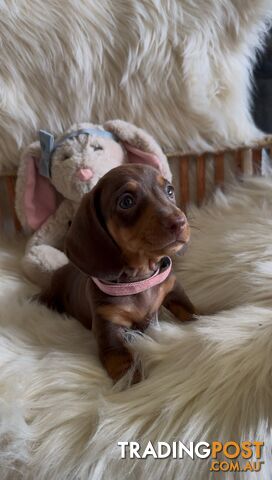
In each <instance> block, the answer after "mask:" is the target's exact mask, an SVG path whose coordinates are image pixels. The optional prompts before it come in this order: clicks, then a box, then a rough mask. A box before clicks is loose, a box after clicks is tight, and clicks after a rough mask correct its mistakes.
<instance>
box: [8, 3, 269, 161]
mask: <svg viewBox="0 0 272 480" xmlns="http://www.w3.org/2000/svg"><path fill="white" fill-rule="evenodd" d="M271 17H272V2H271V0H205V1H198V0H163V1H159V2H158V1H157V0H143V1H139V0H126V1H114V2H112V1H110V0H99V1H93V0H81V1H80V2H79V1H75V0H66V1H65V6H64V4H63V2H56V1H55V0H47V1H46V2H44V1H43V0H25V1H21V2H18V1H16V0H8V1H7V0H3V1H1V3H0V32H1V48H0V64H1V71H0V104H1V115H0V164H1V165H2V166H5V167H12V166H15V165H17V164H18V159H19V153H18V149H20V148H21V147H24V146H25V145H28V144H29V143H30V142H31V141H33V140H34V139H35V132H36V130H37V129H39V128H47V129H49V130H51V131H53V132H54V133H56V134H59V133H61V132H62V131H63V130H65V129H67V128H68V127H69V126H70V125H71V124H72V123H74V122H83V121H92V122H95V123H103V122H104V121H105V120H106V119H108V118H124V119H126V120H128V121H131V122H132V123H135V124H136V125H138V126H141V127H142V128H145V129H147V131H148V132H150V133H151V134H153V135H154V137H155V138H156V139H157V140H158V141H159V142H160V143H161V144H162V146H163V147H165V148H166V149H168V150H173V149H174V150H176V149H177V148H180V149H183V150H200V151H203V150H206V149H210V148H214V147H215V148H218V147H219V146H220V147H223V146H225V145H227V146H231V145H236V144H240V143H243V142H246V143H250V142H251V141H253V140H256V139H259V138H260V137H261V134H260V132H259V131H258V130H257V129H256V128H255V127H254V125H253V123H252V118H251V114H250V101H249V98H250V83H251V81H250V75H251V70H252V64H253V62H254V60H255V56H256V50H257V49H260V48H262V44H263V40H264V35H265V32H266V31H267V27H268V23H269V22H270V20H271ZM222 113H223V115H222Z"/></svg>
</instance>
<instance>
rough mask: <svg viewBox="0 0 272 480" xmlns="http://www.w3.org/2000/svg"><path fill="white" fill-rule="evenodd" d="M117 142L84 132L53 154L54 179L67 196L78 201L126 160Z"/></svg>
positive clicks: (52, 170)
mask: <svg viewBox="0 0 272 480" xmlns="http://www.w3.org/2000/svg"><path fill="white" fill-rule="evenodd" d="M125 158H126V153H125V150H124V149H123V147H122V145H121V144H120V143H118V142H117V141H115V140H113V139H110V138H104V137H100V136H97V135H86V134H81V135H79V136H78V137H74V138H69V139H67V140H65V142H63V143H62V144H61V146H60V147H58V148H57V149H56V150H55V152H54V153H53V155H52V163H51V181H52V183H53V185H54V187H55V188H56V190H57V191H58V192H60V193H61V194H62V195H63V196H64V197H65V198H68V199H69V200H72V201H75V202H78V201H80V200H81V198H82V196H83V195H84V194H85V193H87V192H89V191H90V190H91V189H92V188H93V187H94V185H95V184H96V183H97V182H98V180H99V179H100V178H101V177H102V176H103V175H104V174H105V173H107V172H108V171H109V170H111V169H112V168H114V167H117V166H119V165H121V164H122V163H124V161H125Z"/></svg>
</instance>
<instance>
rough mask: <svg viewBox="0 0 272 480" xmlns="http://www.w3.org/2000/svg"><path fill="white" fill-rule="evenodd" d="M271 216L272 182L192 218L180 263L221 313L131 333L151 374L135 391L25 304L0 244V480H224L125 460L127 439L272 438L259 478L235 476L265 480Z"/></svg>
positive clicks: (79, 332)
mask: <svg viewBox="0 0 272 480" xmlns="http://www.w3.org/2000/svg"><path fill="white" fill-rule="evenodd" d="M271 212H272V179H271V178H260V179H251V180H248V181H246V182H244V184H242V185H238V186H234V187H232V191H231V193H230V194H229V196H225V195H224V194H222V193H218V194H217V195H216V198H215V205H209V206H207V207H205V208H203V209H202V210H194V211H193V212H192V216H193V220H192V224H193V225H194V226H196V227H197V228H198V229H193V240H192V245H191V247H190V249H189V251H188V254H187V255H186V256H185V258H184V260H183V259H181V260H179V261H178V264H177V268H178V270H180V273H179V276H180V278H181V279H182V281H183V284H184V285H185V287H186V289H187V292H188V293H189V295H190V296H191V297H192V298H193V300H194V301H195V303H196V304H197V305H198V306H199V307H200V308H202V309H203V311H204V312H206V313H208V312H210V313H212V312H215V311H217V313H216V314H213V315H206V316H203V317H200V318H199V320H197V321H196V322H193V323H191V324H187V325H181V326H178V325H175V324H174V323H171V322H169V321H162V322H161V323H160V328H158V329H153V330H152V331H150V332H149V335H146V336H145V337H139V338H136V337H135V342H134V347H133V348H135V350H136V351H137V352H138V354H139V356H140V358H141V360H142V363H143V367H144V372H145V376H146V379H145V380H144V381H143V382H142V383H140V384H138V385H136V386H133V387H132V388H129V389H126V388H124V386H122V385H120V384H119V385H118V384H117V385H116V386H115V387H113V386H112V384H111V381H110V379H109V378H107V375H106V373H105V372H104V370H103V369H102V367H101V365H100V363H99V361H98V359H97V356H96V350H95V345H94V342H93V338H92V334H91V333H90V332H88V331H86V330H85V329H84V328H83V327H82V326H81V325H80V324H78V323H77V322H76V321H75V320H73V319H68V318H65V317H64V316H60V315H58V314H54V313H52V312H50V311H49V310H47V309H46V308H45V307H43V306H39V305H37V304H35V303H30V302H29V301H28V300H27V297H29V295H31V294H32V293H34V292H35V289H34V287H33V286H31V285H30V284H28V283H26V281H25V280H24V279H23V278H22V277H21V273H20V268H19V258H20V256H21V254H22V245H21V244H20V243H18V244H17V245H10V244H6V245H5V244H4V243H3V241H2V243H1V245H2V246H1V251H0V252H1V253H0V264H1V278H0V302H1V308H0V317H1V322H0V363H1V369H0V413H1V424H0V425H1V427H0V428H1V450H0V465H1V467H0V478H1V480H7V479H9V480H17V479H23V480H33V479H37V480H49V479H50V480H68V479H69V480H87V479H88V480H127V479H128V478H129V479H135V480H136V479H137V480H144V479H146V478H150V479H151V480H153V479H154V480H155V479H159V478H164V479H166V478H167V479H168V478H169V479H175V480H188V479H189V478H190V479H193V480H196V479H197V480H208V479H209V478H215V477H214V474H211V473H210V472H209V465H210V461H209V462H207V460H194V461H192V460H191V459H190V458H188V457H186V458H185V459H183V460H180V459H177V460H174V459H170V458H169V459H160V460H156V459H154V458H152V457H147V458H146V459H140V460H137V459H129V458H128V459H121V451H120V448H119V447H118V446H117V443H118V442H119V441H127V440H133V441H139V442H140V443H141V444H142V446H143V447H145V446H146V444H147V442H148V441H149V440H151V441H153V442H154V443H155V442H156V441H169V442H171V441H175V440H180V441H182V442H184V443H186V444H188V443H189V442H190V441H197V440H200V441H207V442H211V441H213V440H219V441H220V440H221V441H224V440H225V441H229V440H237V441H240V440H249V441H258V440H259V441H264V442H265V447H264V455H263V457H262V460H263V461H265V465H263V467H262V471H261V473H251V472H250V473H247V474H241V475H240V476H239V478H246V479H247V478H248V479H249V480H256V479H258V480H260V479H268V478H270V476H271V471H272V461H271V446H272V437H271V422H272V384H271V373H272V372H271V366H272V362H271V359H272V287H271V282H272V246H271V245H272V242H271V240H272V214H271ZM222 309H223V310H224V311H220V310H222ZM164 320H166V317H165V316H164ZM233 475H235V474H233V473H229V474H228V473H226V474H223V473H221V475H220V474H217V476H218V478H222V477H223V478H226V479H232V478H234V476H233ZM243 475H244V476H243ZM235 478H238V477H235Z"/></svg>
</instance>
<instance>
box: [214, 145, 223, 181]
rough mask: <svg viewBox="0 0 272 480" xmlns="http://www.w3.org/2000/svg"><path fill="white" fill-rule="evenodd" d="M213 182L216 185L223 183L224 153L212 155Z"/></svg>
mask: <svg viewBox="0 0 272 480" xmlns="http://www.w3.org/2000/svg"><path fill="white" fill-rule="evenodd" d="M214 183H215V185H216V186H217V187H222V186H223V185H224V153H219V154H218V155H216V156H215V157H214Z"/></svg>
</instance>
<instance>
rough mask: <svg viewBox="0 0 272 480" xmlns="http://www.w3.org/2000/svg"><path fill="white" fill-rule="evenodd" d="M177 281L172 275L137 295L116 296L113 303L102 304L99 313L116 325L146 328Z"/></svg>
mask: <svg viewBox="0 0 272 480" xmlns="http://www.w3.org/2000/svg"><path fill="white" fill-rule="evenodd" d="M174 283H175V277H174V275H170V277H168V278H167V279H166V280H165V281H164V282H163V283H161V284H160V285H157V286H155V287H152V288H149V289H148V290H145V291H144V292H141V293H139V294H136V295H131V296H126V297H120V298H118V299H116V298H114V299H113V301H112V302H111V303H107V304H105V305H100V306H99V307H98V309H97V313H98V314H99V315H101V316H102V317H103V318H104V319H107V320H109V321H111V322H112V323H114V324H116V325H120V326H122V327H127V328H137V329H138V328H139V329H142V330H144V329H145V328H147V327H148V325H149V324H150V323H151V322H152V321H153V320H154V318H156V312H157V311H158V310H159V308H160V306H161V304H162V303H163V301H164V299H165V297H166V295H167V294H168V293H169V292H170V291H171V290H172V288H173V285H174Z"/></svg>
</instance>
